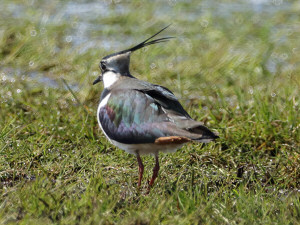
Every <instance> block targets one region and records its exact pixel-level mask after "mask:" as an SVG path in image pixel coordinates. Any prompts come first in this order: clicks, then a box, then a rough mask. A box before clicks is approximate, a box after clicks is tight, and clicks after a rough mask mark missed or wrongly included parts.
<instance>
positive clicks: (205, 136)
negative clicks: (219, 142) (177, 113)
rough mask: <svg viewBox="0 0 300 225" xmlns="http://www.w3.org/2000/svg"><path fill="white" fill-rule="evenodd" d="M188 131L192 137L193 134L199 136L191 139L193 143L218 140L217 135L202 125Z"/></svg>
mask: <svg viewBox="0 0 300 225" xmlns="http://www.w3.org/2000/svg"><path fill="white" fill-rule="evenodd" d="M188 131H189V132H191V133H192V134H193V136H194V135H195V134H198V135H199V136H198V137H193V138H191V139H192V140H193V141H197V142H202V143H208V142H211V141H213V140H215V139H217V138H219V136H218V134H216V133H214V132H212V131H211V130H209V129H208V128H207V127H206V126H203V125H199V126H197V127H193V128H189V129H188Z"/></svg>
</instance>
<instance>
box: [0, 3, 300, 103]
mask: <svg viewBox="0 0 300 225" xmlns="http://www.w3.org/2000/svg"><path fill="white" fill-rule="evenodd" d="M0 4H1V7H0V8H1V15H0V17H1V22H0V26H1V27H0V29H1V30H0V35H1V39H0V49H1V50H0V58H1V64H0V70H1V71H0V72H1V73H0V74H1V79H0V80H1V85H3V84H8V85H10V83H15V82H18V83H19V82H20V81H21V80H22V81H27V82H26V83H27V85H34V87H36V86H44V87H48V88H63V87H62V86H61V85H62V82H61V78H64V79H65V80H66V81H67V82H68V84H69V85H70V87H72V90H73V91H75V92H78V93H77V94H78V96H79V98H80V99H81V100H83V101H86V100H89V99H91V98H94V97H95V95H96V94H97V95H99V92H100V90H99V89H100V87H99V86H98V87H92V86H91V81H92V80H93V79H94V78H95V77H96V76H98V75H99V69H98V63H99V61H100V59H101V58H102V57H104V56H105V55H107V54H110V53H112V52H116V51H120V50H123V49H126V48H128V47H130V46H133V45H135V44H137V43H139V42H141V41H142V40H144V39H145V38H147V37H149V35H152V34H153V33H155V32H156V31H158V30H160V29H161V28H162V27H164V26H166V25H168V24H170V23H172V26H171V27H170V28H169V29H168V30H166V31H165V32H164V33H163V34H161V36H175V37H177V39H175V40H172V41H171V42H169V43H164V44H160V45H156V46H151V47H149V48H146V49H143V50H141V51H139V52H136V53H134V54H133V56H132V65H131V71H132V74H133V75H135V76H137V77H138V78H141V79H146V80H148V81H150V82H155V83H160V84H162V85H165V86H168V87H172V89H173V91H174V92H175V93H176V94H177V95H178V96H179V97H181V98H182V99H183V100H184V101H186V100H192V99H194V98H200V100H205V101H206V99H205V98H206V97H209V96H210V95H212V94H213V93H214V92H216V90H220V91H221V92H222V93H223V94H224V95H225V96H227V95H228V96H227V97H228V98H230V99H228V101H229V102H231V103H232V104H234V101H236V99H234V98H235V97H234V96H232V91H233V90H234V89H242V90H243V91H245V92H249V93H250V94H251V93H255V92H264V93H266V94H267V95H269V96H273V97H276V96H277V97H278V95H279V96H282V95H283V94H287V93H285V92H286V91H283V85H287V84H288V86H289V88H288V90H287V91H288V92H290V94H292V92H293V91H296V90H295V89H299V76H297V75H298V74H299V55H300V42H299V34H300V23H299V21H300V18H299V17H300V14H299V11H300V3H299V1H283V0H243V1H180V0H167V1H123V0H116V1H114V0H107V1H50V2H49V1H37V0H28V1H18V0H15V1H8V0H7V1H6V0H3V1H1V3H0ZM12 81H15V82H12ZM23 83H25V82H23ZM13 86H14V87H16V86H17V84H13ZM228 87H230V88H228ZM232 87H234V88H232ZM194 89H196V90H198V91H200V93H199V92H194V91H195V90H194ZM293 89H294V90H293ZM17 90H18V92H17ZM22 91H25V90H24V88H23V87H20V88H19V89H15V90H14V91H13V92H14V93H11V94H8V93H10V92H8V93H7V92H4V93H2V94H1V98H2V101H3V100H4V99H9V98H10V97H12V96H13V95H14V94H21V92H22ZM293 94H294V95H295V93H293ZM199 95H200V96H199ZM282 97H286V96H282ZM201 98H203V99H201ZM205 101H204V102H205ZM208 101H209V100H208Z"/></svg>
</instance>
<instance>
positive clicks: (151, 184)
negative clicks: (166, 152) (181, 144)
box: [149, 153, 159, 189]
mask: <svg viewBox="0 0 300 225" xmlns="http://www.w3.org/2000/svg"><path fill="white" fill-rule="evenodd" d="M158 171H159V161H158V153H156V154H155V166H154V168H153V175H152V178H151V181H150V183H149V189H150V188H151V187H152V186H153V184H154V181H155V179H156V177H157V176H158Z"/></svg>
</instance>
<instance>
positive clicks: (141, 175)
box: [136, 152, 144, 187]
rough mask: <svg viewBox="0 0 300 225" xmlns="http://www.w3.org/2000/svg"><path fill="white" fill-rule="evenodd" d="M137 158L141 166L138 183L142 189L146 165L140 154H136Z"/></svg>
mask: <svg viewBox="0 0 300 225" xmlns="http://www.w3.org/2000/svg"><path fill="white" fill-rule="evenodd" d="M136 158H137V161H138V164H139V182H138V187H140V186H141V183H142V178H143V173H144V165H143V162H142V159H141V157H140V154H139V152H136Z"/></svg>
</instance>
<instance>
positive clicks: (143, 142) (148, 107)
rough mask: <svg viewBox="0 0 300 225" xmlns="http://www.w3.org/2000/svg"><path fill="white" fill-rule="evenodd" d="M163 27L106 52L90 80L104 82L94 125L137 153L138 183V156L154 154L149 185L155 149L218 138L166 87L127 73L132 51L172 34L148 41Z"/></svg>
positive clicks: (172, 148)
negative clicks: (98, 71) (130, 44)
mask: <svg viewBox="0 0 300 225" xmlns="http://www.w3.org/2000/svg"><path fill="white" fill-rule="evenodd" d="M167 27H168V26H167ZM167 27H165V28H163V29H162V30H160V31H159V32H157V33H156V34H154V35H153V36H151V37H150V38H148V39H146V40H145V41H143V42H142V43H140V44H138V45H136V46H134V47H132V48H130V49H127V50H123V51H120V52H117V53H113V54H111V55H107V56H105V57H104V58H103V59H102V60H101V61H100V64H99V67H100V69H101V75H100V76H99V77H98V78H97V79H96V80H95V81H94V82H93V84H96V83H98V82H100V81H103V83H104V90H103V92H102V94H101V98H100V104H99V107H98V110H97V118H98V123H99V126H100V128H101V129H102V131H103V133H104V134H105V136H106V137H107V138H108V140H109V141H110V142H111V143H112V144H113V145H115V146H117V147H119V148H120V149H123V150H125V151H126V152H128V153H130V154H135V155H136V157H137V161H138V165H139V181H138V187H140V186H141V182H142V177H143V172H144V165H143V163H142V160H141V157H140V155H144V154H153V155H154V156H155V160H156V163H155V166H154V168H153V176H152V179H151V181H150V182H149V188H150V187H151V186H152V185H153V184H154V180H155V179H156V177H157V176H158V171H159V161H158V153H159V152H174V151H175V150H176V149H178V148H181V147H182V146H183V145H184V144H185V143H187V142H191V141H196V142H203V143H207V142H210V141H212V140H214V139H216V138H218V136H217V135H216V134H215V133H213V132H212V131H210V130H209V129H208V128H207V127H205V126H204V125H203V123H201V122H198V121H195V120H193V119H192V118H191V117H190V115H189V114H188V113H187V112H186V111H185V110H184V109H183V107H182V106H181V104H180V103H179V101H178V99H177V98H176V97H175V95H174V94H173V93H172V92H171V91H170V90H169V89H168V88H165V87H163V86H160V85H156V84H151V83H148V82H146V81H142V80H139V79H137V78H135V77H134V76H132V75H131V73H130V71H129V64H130V55H131V53H132V52H134V51H136V50H138V49H141V48H143V47H145V46H149V45H153V44H157V43H162V42H166V41H168V40H169V39H171V38H173V37H164V38H159V39H155V40H151V39H152V38H153V37H155V36H156V35H158V34H159V33H161V32H162V31H163V30H165V29H166V28H167Z"/></svg>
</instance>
